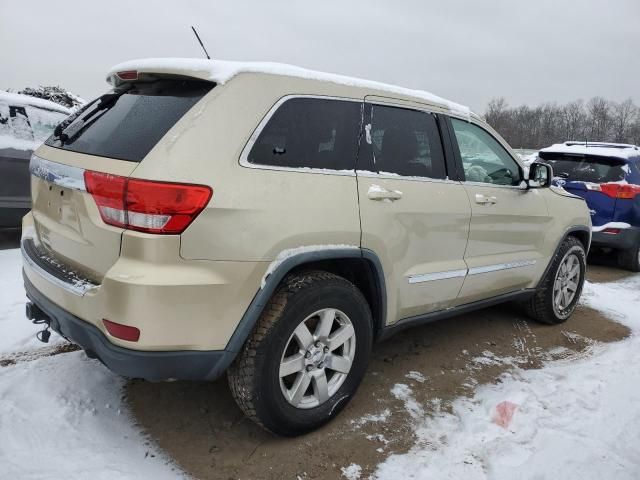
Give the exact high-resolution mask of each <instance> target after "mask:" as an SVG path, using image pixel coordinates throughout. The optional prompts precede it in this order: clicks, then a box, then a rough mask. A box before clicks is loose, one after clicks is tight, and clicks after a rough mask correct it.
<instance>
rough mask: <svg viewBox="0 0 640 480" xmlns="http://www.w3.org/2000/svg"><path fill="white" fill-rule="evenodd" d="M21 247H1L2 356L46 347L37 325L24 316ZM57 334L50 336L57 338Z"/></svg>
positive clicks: (0, 322)
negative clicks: (39, 338) (37, 333)
mask: <svg viewBox="0 0 640 480" xmlns="http://www.w3.org/2000/svg"><path fill="white" fill-rule="evenodd" d="M21 262H22V257H21V256H20V250H19V249H12V250H0V332H2V334H1V335H0V357H3V356H5V354H8V353H15V352H25V351H30V350H35V349H37V348H41V347H43V346H44V344H42V343H41V342H39V341H38V340H36V337H35V333H36V331H37V327H36V326H35V325H32V324H31V323H30V322H29V320H27V318H26V317H25V316H24V305H25V303H26V302H27V297H26V296H25V294H24V285H23V283H22V273H21V272H22V270H21V269H22V267H21V265H22V263H21ZM56 338H58V337H57V336H56V335H52V336H51V340H52V341H55V339H56Z"/></svg>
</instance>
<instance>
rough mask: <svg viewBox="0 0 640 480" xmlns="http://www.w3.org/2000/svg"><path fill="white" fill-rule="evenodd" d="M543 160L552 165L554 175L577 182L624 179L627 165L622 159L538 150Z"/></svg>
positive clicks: (602, 181)
mask: <svg viewBox="0 0 640 480" xmlns="http://www.w3.org/2000/svg"><path fill="white" fill-rule="evenodd" d="M539 156H540V158H541V159H542V161H543V162H545V163H548V164H549V165H551V166H552V167H553V174H554V175H555V176H556V177H561V178H566V179H567V180H574V181H579V182H592V183H606V182H617V181H620V180H625V178H626V176H627V172H628V171H629V167H628V165H626V163H625V162H624V161H623V160H618V159H616V158H607V157H592V156H579V155H563V154H561V153H553V152H540V153H539Z"/></svg>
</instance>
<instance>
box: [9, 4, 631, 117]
mask: <svg viewBox="0 0 640 480" xmlns="http://www.w3.org/2000/svg"><path fill="white" fill-rule="evenodd" d="M192 24H193V25H195V26H196V28H197V29H198V30H199V32H200V35H201V37H202V38H203V40H204V42H205V45H206V46H207V48H208V50H209V53H210V54H211V55H212V57H213V58H221V59H227V60H268V61H278V62H285V63H293V64H297V65H300V66H303V67H307V68H312V69H316V70H324V71H329V72H334V73H342V74H345V75H352V76H359V77H364V78H370V79H373V80H379V81H384V82H388V83H395V84H399V85H402V86H406V87H411V88H420V89H423V90H428V91H431V92H433V93H435V94H437V95H440V96H443V97H446V98H449V99H451V100H455V101H457V102H459V103H463V104H466V105H469V106H471V107H472V108H473V109H474V110H476V111H478V112H483V111H484V109H485V106H486V104H487V102H488V100H489V99H491V98H493V97H496V96H504V97H506V98H507V100H508V102H509V103H510V104H511V105H519V104H522V103H528V104H538V103H542V102H546V101H558V102H566V101H570V100H575V99H579V98H583V99H588V98H590V97H593V96H596V95H600V96H603V97H606V98H608V99H611V100H616V101H621V100H624V99H626V98H629V97H631V98H633V99H634V100H635V101H636V103H640V88H639V87H638V86H639V85H640V82H639V79H640V60H639V54H640V0H609V1H601V0H536V1H515V0H482V1H478V0H447V1H443V0H437V1H431V0H416V1H397V0H396V1H393V0H387V1H378V0H368V1H359V0H358V1H346V0H343V1H340V0H316V1H308V0H289V1H284V0H283V1H278V0H268V1H267V0H250V1H249V0H247V1H242V0H227V1H222V0H215V1H214V0H209V1H191V2H187V1H172V2H169V1H162V0H156V1H153V2H151V1H149V2H147V1H141V0H134V1H129V2H127V1H121V2H115V1H114V2H95V1H87V0H70V1H67V0H57V1H55V2H52V1H51V0H49V1H36V0H0V88H4V89H6V88H15V89H20V88H23V87H25V86H37V85H40V84H44V85H50V84H59V85H61V86H63V87H65V88H67V89H69V90H71V91H73V92H75V93H77V94H79V95H81V96H83V97H85V98H87V99H90V98H92V97H95V96H97V95H99V94H101V93H103V92H104V91H106V89H107V88H108V86H107V84H106V83H105V82H104V76H105V73H106V72H107V70H108V68H109V67H110V66H112V65H113V64H116V63H119V62H121V61H124V60H129V59H132V58H140V57H175V56H178V57H201V56H202V52H201V50H200V47H199V45H198V44H197V43H196V41H195V39H194V38H193V35H192V33H191V30H190V29H189V26H190V25H192Z"/></svg>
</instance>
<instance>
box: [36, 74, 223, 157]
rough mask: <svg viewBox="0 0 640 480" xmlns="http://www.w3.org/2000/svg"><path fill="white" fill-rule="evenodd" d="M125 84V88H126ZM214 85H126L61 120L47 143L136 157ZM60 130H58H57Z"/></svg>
mask: <svg viewBox="0 0 640 480" xmlns="http://www.w3.org/2000/svg"><path fill="white" fill-rule="evenodd" d="M127 88H128V89H127ZM211 88H213V84H212V83H209V82H200V81H191V80H159V81H155V82H141V83H134V84H133V85H125V86H123V87H122V88H120V89H116V90H114V92H113V93H108V94H106V95H103V96H102V97H100V98H99V99H97V100H95V101H94V102H92V103H91V104H90V105H89V106H88V107H86V108H85V109H84V110H83V111H82V112H81V113H80V114H79V115H77V116H75V117H70V119H69V120H70V121H67V122H65V123H63V126H64V127H65V128H64V129H63V130H62V131H61V132H58V133H60V135H56V134H55V133H54V135H53V136H51V137H49V139H48V140H47V142H46V143H47V145H50V146H52V147H57V148H63V149H65V150H72V151H74V152H80V153H87V154H89V155H98V156H101V157H110V158H117V159H121V160H130V161H135V162H139V161H140V160H142V159H143V158H144V157H145V156H146V155H147V153H149V151H150V150H151V149H152V148H153V147H154V146H155V145H156V143H158V141H159V140H160V139H161V138H162V137H163V136H164V135H165V133H167V131H168V130H169V129H170V128H171V127H172V126H173V125H175V123H176V122H177V121H178V120H179V119H180V118H181V117H182V116H183V115H184V114H185V113H186V112H187V111H188V110H189V109H190V108H191V107H192V106H193V105H194V104H195V103H196V102H197V101H198V100H200V99H201V98H202V97H203V96H204V95H205V94H206V93H207V92H208V91H209V90H211ZM58 130H60V129H58Z"/></svg>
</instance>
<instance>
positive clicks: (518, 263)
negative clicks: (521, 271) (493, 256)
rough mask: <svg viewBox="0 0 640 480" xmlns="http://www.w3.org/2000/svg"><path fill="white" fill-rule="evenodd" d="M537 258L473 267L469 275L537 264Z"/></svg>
mask: <svg viewBox="0 0 640 480" xmlns="http://www.w3.org/2000/svg"><path fill="white" fill-rule="evenodd" d="M536 263H537V260H516V261H514V262H506V263H496V264H494V265H485V266H483V267H472V268H470V269H469V273H468V274H469V275H479V274H482V273H491V272H499V271H501V270H510V269H512V268H522V267H530V266H532V265H535V264H536Z"/></svg>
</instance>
